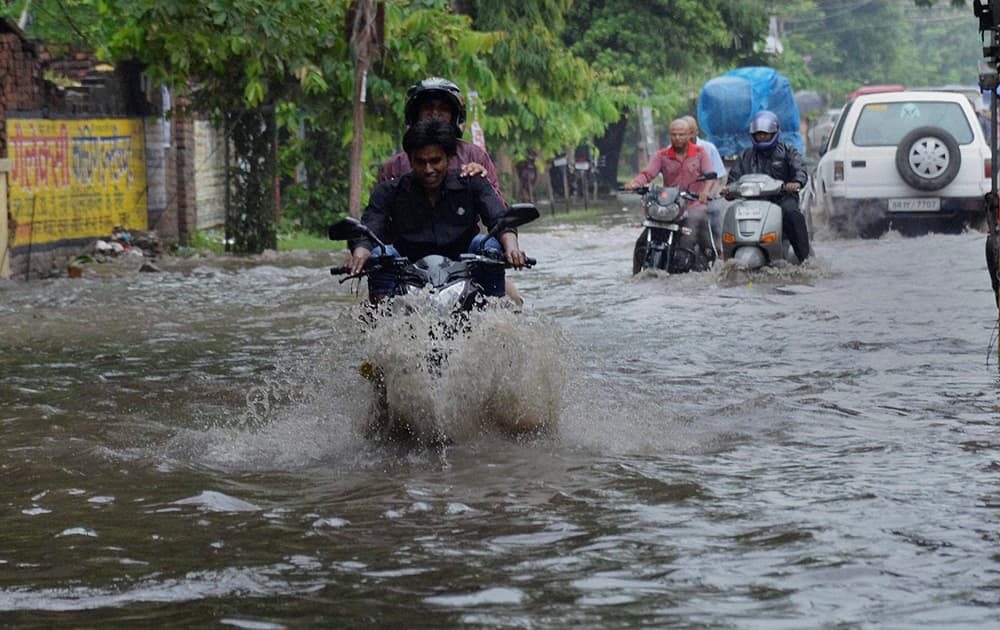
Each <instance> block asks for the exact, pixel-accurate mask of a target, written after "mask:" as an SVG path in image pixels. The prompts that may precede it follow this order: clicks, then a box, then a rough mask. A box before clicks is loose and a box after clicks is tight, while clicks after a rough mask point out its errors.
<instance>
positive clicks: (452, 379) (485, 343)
mask: <svg viewBox="0 0 1000 630" xmlns="http://www.w3.org/2000/svg"><path fill="white" fill-rule="evenodd" d="M425 304H426V301H424V302H421V301H410V302H407V303H406V306H407V307H406V308H405V309H401V308H399V307H400V304H399V301H397V303H396V305H395V309H396V310H395V312H394V313H393V315H392V316H391V317H386V316H384V313H380V314H378V315H377V316H376V317H375V318H374V319H372V320H371V323H370V327H369V329H368V330H367V331H366V333H367V334H366V336H365V343H364V350H365V355H366V357H367V360H368V361H370V362H371V363H373V364H375V365H377V367H378V376H377V381H378V382H376V384H375V387H374V389H375V392H374V395H375V396H376V397H381V400H375V401H374V405H373V411H372V414H371V415H370V416H369V418H368V420H369V421H371V422H374V423H376V424H380V423H386V422H388V423H390V424H392V425H393V426H395V427H399V426H403V425H405V426H406V428H407V430H408V431H409V433H410V434H411V437H413V438H416V439H417V440H418V441H421V440H431V441H433V440H435V439H443V440H446V441H458V442H462V441H467V440H470V439H473V438H475V436H477V435H479V434H481V433H483V432H493V431H497V430H499V431H502V432H506V433H513V434H518V435H521V434H533V433H544V432H547V431H551V430H553V429H554V428H555V427H556V425H557V423H558V419H559V414H560V409H561V406H562V396H563V392H564V389H565V385H566V382H567V379H568V375H569V370H570V366H571V364H572V361H570V360H568V358H569V357H570V356H572V349H571V343H570V342H569V340H568V338H567V337H566V335H565V334H564V333H563V331H562V330H561V329H560V328H559V327H558V326H556V325H555V324H554V323H553V322H551V321H549V320H547V319H545V318H542V317H537V316H534V315H532V314H523V313H515V312H512V311H511V310H509V309H507V308H504V306H503V303H502V302H496V303H491V304H490V305H488V307H487V308H485V309H483V310H482V311H474V312H471V313H466V314H462V315H460V316H446V317H444V318H442V317H441V314H440V312H438V311H437V309H436V308H435V307H434V306H430V305H425Z"/></svg>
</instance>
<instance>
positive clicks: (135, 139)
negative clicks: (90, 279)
mask: <svg viewBox="0 0 1000 630" xmlns="http://www.w3.org/2000/svg"><path fill="white" fill-rule="evenodd" d="M46 68H49V69H51V70H53V72H61V73H62V74H61V75H60V76H66V77H68V78H70V79H71V80H74V81H77V84H75V85H73V86H71V87H69V88H66V89H60V88H57V87H56V86H55V85H53V84H52V83H50V82H48V81H46V80H44V79H43V71H44V70H45V69H46ZM165 96H166V95H165V94H164V93H163V92H161V89H160V88H154V87H150V86H148V84H147V82H146V81H145V80H144V79H143V77H142V74H141V69H140V68H139V67H138V66H136V65H134V64H122V65H120V66H118V67H115V68H111V67H107V66H103V67H102V66H100V65H98V64H96V61H95V60H94V59H93V58H91V57H90V56H88V55H75V56H73V58H71V59H66V60H58V61H57V60H51V59H49V58H48V57H47V55H46V53H45V50H44V47H43V46H40V45H38V44H36V43H33V42H30V41H29V40H27V39H26V38H25V36H24V34H23V33H22V32H21V31H20V30H19V29H18V28H17V26H16V24H14V23H13V22H11V21H10V20H9V19H6V18H0V159H3V158H11V164H12V169H11V172H10V175H9V176H8V177H7V182H8V183H9V184H10V186H9V193H8V194H3V195H2V199H0V205H2V206H4V207H3V208H0V212H3V213H4V217H5V219H6V220H7V223H8V224H9V225H8V227H9V228H10V229H9V230H0V277H14V278H19V279H28V280H30V279H32V278H36V277H39V276H45V275H48V273H49V271H50V270H51V269H53V268H64V267H65V263H66V261H67V260H68V259H70V258H72V257H74V256H77V255H80V254H81V253H86V252H87V251H88V250H89V249H90V247H91V246H92V244H93V243H94V241H95V240H97V239H98V238H105V239H107V238H109V237H110V235H111V232H112V229H113V228H114V227H115V226H122V227H124V228H126V229H128V230H142V231H146V230H153V231H155V232H156V236H157V237H158V238H159V240H160V241H161V242H162V243H163V244H164V245H167V246H169V245H172V244H176V243H184V242H187V240H188V239H189V238H190V237H191V235H192V234H193V233H194V230H195V229H201V228H205V227H213V226H217V225H221V224H222V222H223V221H224V216H225V211H224V208H223V199H224V194H223V191H224V172H223V167H222V152H221V150H220V147H221V141H220V140H219V134H218V133H216V132H213V131H212V129H211V128H210V126H209V125H208V124H207V123H203V122H197V123H196V122H194V121H192V120H186V119H177V118H170V119H168V118H166V117H164V116H163V114H162V112H163V110H164V109H165V108H166V107H168V103H167V101H166V99H165ZM18 121H20V124H18ZM123 130H127V131H123ZM11 137H16V142H14V143H11V142H10V141H9V138H11ZM12 144H13V145H14V146H12ZM100 147H103V148H105V149H109V150H111V152H110V153H108V154H107V157H106V159H105V161H104V162H101V161H100V160H98V161H94V160H95V159H96V158H94V159H91V158H88V157H87V156H88V155H90V152H91V149H97V148H100ZM94 155H95V156H96V155H97V153H94ZM92 157H93V156H92ZM87 165H90V166H91V168H90V169H89V170H88V169H87V168H84V167H85V166H87ZM4 176H5V174H4V173H3V172H2V171H0V177H4ZM126 180H127V181H126ZM202 182H203V183H202ZM0 189H2V188H0ZM199 207H203V208H204V212H203V214H202V215H199ZM2 227H3V224H2V222H0V228H2Z"/></svg>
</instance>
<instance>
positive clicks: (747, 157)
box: [722, 109, 810, 263]
mask: <svg viewBox="0 0 1000 630" xmlns="http://www.w3.org/2000/svg"><path fill="white" fill-rule="evenodd" d="M780 136H781V124H780V123H779V122H778V117H777V116H776V115H775V114H774V112H770V111H768V110H766V109H765V110H761V111H759V112H757V113H756V114H754V117H753V119H751V121H750V137H751V138H752V139H753V146H752V147H750V148H748V149H744V150H743V151H742V152H741V153H740V154H739V156H737V158H736V162H735V163H734V164H733V166H732V168H730V169H729V178H728V184H733V183H735V182H737V181H739V179H740V177H742V176H743V175H746V174H748V173H760V174H762V175H769V176H771V177H773V178H775V179H778V180H781V181H783V182H785V195H784V196H782V197H781V198H780V199H778V200H777V203H778V205H779V206H781V219H782V222H781V223H782V226H781V227H782V230H783V231H784V233H785V235H786V236H787V237H788V241H789V242H790V243H791V244H792V249H793V250H794V251H795V256H796V257H797V258H798V259H799V262H800V263H801V262H802V261H804V260H805V259H806V258H807V257H808V256H809V254H810V250H809V231H808V229H807V228H806V218H805V216H803V214H802V212H801V211H800V210H799V191H800V190H801V189H802V187H803V186H805V184H806V181H807V177H808V175H807V174H806V163H805V160H804V159H803V158H802V154H801V153H799V151H798V149H796V148H795V147H793V146H792V145H790V144H787V143H785V142H781V141H780V140H779V138H780ZM728 184H727V186H726V187H725V188H723V189H722V194H723V195H727V196H728V193H729V185H728Z"/></svg>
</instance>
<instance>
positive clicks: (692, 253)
mask: <svg viewBox="0 0 1000 630" xmlns="http://www.w3.org/2000/svg"><path fill="white" fill-rule="evenodd" d="M715 178H716V174H715V173H714V172H711V173H705V174H703V175H701V176H700V177H698V179H697V180H695V181H696V182H701V181H706V180H710V179H715ZM619 190H621V191H625V189H624V188H619ZM626 192H628V191H626ZM630 192H635V193H637V194H640V195H642V208H643V212H644V213H645V217H644V219H643V222H642V227H643V231H642V233H641V234H640V235H639V238H638V239H637V240H636V242H635V248H634V249H633V251H632V274H633V275H635V274H637V273H639V272H640V271H645V270H647V269H660V270H662V271H666V272H667V273H668V274H670V273H687V272H689V271H706V270H708V269H710V268H711V267H712V265H713V264H714V263H715V259H716V252H715V249H714V247H713V248H711V249H708V248H704V247H702V246H701V245H699V244H698V230H708V231H709V240H711V241H713V242H714V238H712V237H711V225H710V224H709V221H708V217H707V215H706V216H705V217H704V219H703V221H700V222H699V225H693V223H694V221H693V219H692V218H691V217H690V216H689V214H688V204H689V203H690V202H692V201H695V202H696V201H698V196H697V195H695V194H694V193H692V192H690V191H689V190H681V189H680V188H678V187H676V186H643V187H640V188H636V189H635V190H634V191H630Z"/></svg>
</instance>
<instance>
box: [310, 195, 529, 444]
mask: <svg viewBox="0 0 1000 630" xmlns="http://www.w3.org/2000/svg"><path fill="white" fill-rule="evenodd" d="M538 217H539V213H538V210H537V209H536V208H535V206H534V205H532V204H526V203H522V204H514V205H512V206H511V207H510V208H509V209H508V211H507V213H506V214H505V215H504V216H503V217H501V219H500V220H499V221H498V222H497V224H496V225H495V226H494V227H493V229H491V230H490V232H489V234H488V235H487V238H486V239H483V243H485V242H486V241H487V240H488V239H489V238H490V237H495V236H496V235H497V234H500V233H501V232H502V231H504V230H506V229H508V228H512V227H517V226H519V225H524V224H526V223H529V222H531V221H534V220H535V219H537V218H538ZM360 236H366V237H367V238H369V239H371V241H372V242H373V243H376V244H377V245H379V246H380V247H381V248H382V251H386V249H387V248H386V244H385V243H384V242H383V241H382V240H381V239H379V238H378V236H376V235H375V233H374V232H372V230H371V229H370V228H369V227H368V226H366V225H365V224H363V223H361V222H360V221H358V220H357V219H354V218H351V217H347V218H344V219H341V220H340V221H338V222H336V223H334V224H333V225H331V226H330V229H329V237H330V239H331V240H336V241H343V240H350V239H353V238H358V237H360ZM535 264H536V261H535V259H533V258H528V259H527V260H526V264H525V267H528V268H530V267H533V266H534V265H535ZM506 266H507V262H506V261H505V260H504V259H503V257H502V254H498V253H494V252H492V251H483V250H481V251H480V252H479V253H467V254H462V255H461V256H460V257H459V259H458V260H453V259H451V258H448V257H446V256H441V255H436V254H434V255H430V256H425V257H423V258H420V259H419V260H410V259H408V258H406V257H403V256H394V255H382V256H377V255H376V256H371V257H370V258H369V259H368V260H367V261H366V263H365V267H364V270H363V271H362V272H361V273H360V274H357V275H354V276H351V275H348V274H349V273H350V272H349V271H348V269H347V268H346V267H333V268H332V269H330V273H331V274H333V275H342V276H346V277H345V278H343V279H341V282H346V281H348V280H351V279H357V278H361V277H363V276H367V275H371V274H375V273H379V274H384V277H385V276H387V277H391V278H392V279H393V280H394V284H395V290H394V292H393V293H392V295H390V296H387V297H386V298H385V299H380V300H372V302H371V304H370V307H371V308H370V310H369V311H368V312H367V314H366V316H365V318H364V319H365V321H366V322H367V323H368V324H369V326H370V327H371V328H372V329H373V330H374V329H376V328H377V327H378V326H379V322H380V320H381V319H382V318H384V317H389V318H392V317H393V316H394V315H403V316H405V315H409V314H413V313H417V317H415V318H414V319H413V320H411V321H407V322H406V323H405V325H404V326H405V328H406V331H407V333H406V334H407V335H408V336H409V337H410V339H411V340H414V343H415V344H417V345H419V347H420V348H421V350H420V352H419V354H421V355H422V356H419V357H416V356H412V353H410V352H408V351H407V352H404V353H403V354H405V355H406V356H405V361H407V362H408V363H407V365H405V366H404V365H400V364H399V362H393V360H392V359H388V360H387V359H386V356H385V355H384V354H381V355H380V359H381V363H380V362H378V361H376V360H374V359H372V360H369V361H365V362H363V363H362V364H361V366H360V372H361V375H362V376H363V377H364V378H366V379H367V380H369V381H371V383H372V384H373V386H374V388H375V399H374V406H373V410H372V411H373V412H372V414H371V418H370V422H369V423H368V426H367V428H366V431H365V433H366V437H369V438H375V439H381V440H386V441H391V442H403V443H418V444H428V445H435V444H447V443H450V441H451V440H450V438H449V436H448V435H447V433H446V432H445V431H444V430H442V429H441V427H439V426H437V425H436V423H435V422H434V419H433V418H427V417H426V416H427V415H428V410H427V407H428V406H429V405H425V404H424V405H422V404H414V401H413V398H414V397H415V396H417V395H419V394H413V393H412V392H411V393H410V395H408V393H407V392H390V391H389V387H390V381H392V380H393V379H392V378H390V377H391V376H398V374H397V373H405V374H407V375H408V376H412V374H410V373H411V372H413V371H419V372H423V374H424V376H423V377H422V378H423V379H424V380H425V381H426V382H431V381H433V380H434V379H436V378H439V377H440V376H441V374H442V371H443V369H444V368H445V366H446V364H447V362H448V358H449V349H450V348H452V347H454V345H455V343H456V340H459V339H461V338H462V337H464V336H467V335H468V334H469V333H470V331H471V326H472V319H471V318H470V314H471V312H472V311H474V310H481V309H485V308H486V306H487V304H488V303H489V300H488V297H489V295H488V293H487V292H486V290H485V289H484V288H483V286H482V285H480V284H479V282H477V281H476V277H475V276H476V273H475V272H476V271H477V270H481V269H498V268H504V267H506ZM428 313H429V314H430V315H429V316H428ZM424 325H427V328H428V330H426V331H423V330H418V327H422V326H424ZM414 366H415V370H411V367H414ZM424 393H425V394H427V393H428V392H426V391H425V392H424Z"/></svg>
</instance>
